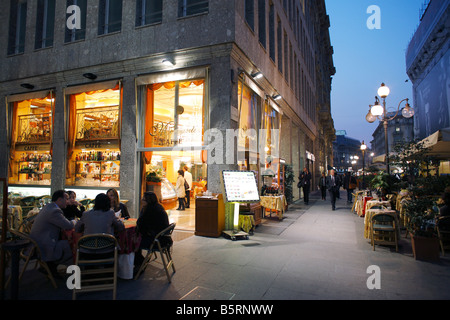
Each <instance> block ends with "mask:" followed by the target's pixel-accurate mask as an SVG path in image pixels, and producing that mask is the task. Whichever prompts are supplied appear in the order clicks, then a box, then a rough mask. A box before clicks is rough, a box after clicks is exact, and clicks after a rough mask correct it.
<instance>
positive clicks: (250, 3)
mask: <svg viewBox="0 0 450 320" xmlns="http://www.w3.org/2000/svg"><path fill="white" fill-rule="evenodd" d="M245 21H246V22H247V23H248V26H249V27H250V29H252V30H253V31H255V3H254V0H245Z"/></svg>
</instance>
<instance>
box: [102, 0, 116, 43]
mask: <svg viewBox="0 0 450 320" xmlns="http://www.w3.org/2000/svg"><path fill="white" fill-rule="evenodd" d="M121 29H122V0H100V5H99V9H98V34H99V35H102V34H107V33H111V32H117V31H120V30H121Z"/></svg>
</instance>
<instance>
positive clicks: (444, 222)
mask: <svg viewBox="0 0 450 320" xmlns="http://www.w3.org/2000/svg"><path fill="white" fill-rule="evenodd" d="M436 229H437V233H438V238H439V244H440V246H441V251H442V255H445V249H450V217H440V218H439V219H438V221H437V223H436Z"/></svg>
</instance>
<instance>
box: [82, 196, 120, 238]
mask: <svg viewBox="0 0 450 320" xmlns="http://www.w3.org/2000/svg"><path fill="white" fill-rule="evenodd" d="M124 229H125V226H124V224H123V222H122V221H121V220H120V219H119V218H117V217H116V215H115V214H114V211H113V210H111V201H110V199H109V197H108V196H107V195H106V194H104V193H99V194H98V195H97V196H96V197H95V202H94V208H93V209H92V210H89V211H86V212H84V213H83V215H82V216H81V219H80V220H79V221H78V222H77V224H76V225H75V231H76V232H82V233H83V234H84V235H87V234H95V233H108V234H111V235H114V232H119V231H122V230H124Z"/></svg>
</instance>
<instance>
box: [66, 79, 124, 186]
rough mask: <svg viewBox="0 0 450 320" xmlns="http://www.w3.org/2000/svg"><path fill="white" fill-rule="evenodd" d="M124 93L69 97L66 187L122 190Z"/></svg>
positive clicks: (112, 90) (116, 90) (113, 91)
mask: <svg viewBox="0 0 450 320" xmlns="http://www.w3.org/2000/svg"><path fill="white" fill-rule="evenodd" d="M120 118H121V117H120V90H119V88H118V86H117V87H116V88H114V89H109V90H99V91H93V92H83V93H80V94H73V95H70V96H69V149H68V163H67V177H66V178H67V179H66V184H67V185H69V186H95V187H119V186H120Z"/></svg>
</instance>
